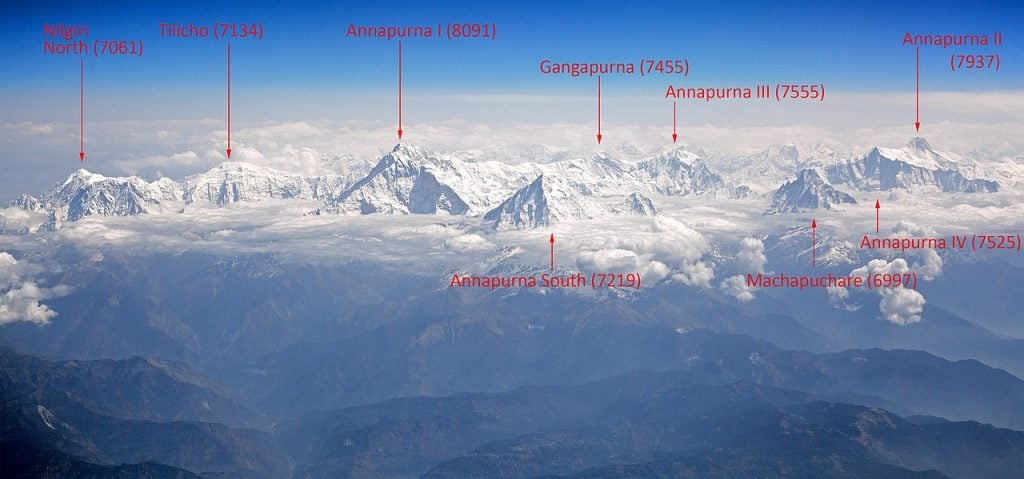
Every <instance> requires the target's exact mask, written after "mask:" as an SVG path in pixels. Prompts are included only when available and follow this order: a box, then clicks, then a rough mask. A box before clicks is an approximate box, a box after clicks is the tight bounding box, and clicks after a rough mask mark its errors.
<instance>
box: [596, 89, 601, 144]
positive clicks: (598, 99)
mask: <svg viewBox="0 0 1024 479" xmlns="http://www.w3.org/2000/svg"><path fill="white" fill-rule="evenodd" d="M597 144H598V145H600V144H601V75H598V76H597Z"/></svg>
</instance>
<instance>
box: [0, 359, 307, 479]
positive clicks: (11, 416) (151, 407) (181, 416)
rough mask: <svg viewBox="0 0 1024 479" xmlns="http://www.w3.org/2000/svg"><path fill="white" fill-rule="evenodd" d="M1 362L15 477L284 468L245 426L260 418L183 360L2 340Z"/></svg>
mask: <svg viewBox="0 0 1024 479" xmlns="http://www.w3.org/2000/svg"><path fill="white" fill-rule="evenodd" d="M0 364H2V365H3V368H2V373H0V397H2V398H3V404H2V415H3V419H4V420H3V423H4V433H3V438H2V441H3V443H4V450H5V451H4V454H5V455H8V454H9V455H10V456H9V457H7V459H8V460H9V462H8V461H5V466H4V467H5V471H6V468H7V467H8V466H9V467H11V468H12V469H13V470H14V471H16V472H17V474H14V475H12V476H11V477H22V474H23V475H24V477H34V475H35V474H39V475H42V476H46V475H47V474H55V476H54V477H110V475H114V476H113V477H117V476H116V475H118V474H120V475H122V476H124V477H192V474H191V473H201V474H204V475H205V474H213V475H219V476H222V477H268V478H270V477H280V476H281V475H282V474H285V473H286V471H287V459H286V458H285V457H284V455H283V454H282V453H281V452H280V451H279V450H278V448H277V446H276V444H275V443H274V441H273V439H272V437H271V436H270V434H269V433H267V432H261V431H256V430H253V429H246V428H244V425H246V424H257V425H259V424H263V425H265V424H266V422H265V420H264V419H263V418H261V417H260V416H259V415H257V414H255V413H253V412H252V411H250V410H248V409H246V408H244V407H241V406H238V405H237V404H235V403H233V402H232V401H231V400H229V399H227V398H225V397H224V396H221V394H220V393H219V392H218V390H219V389H220V387H219V386H216V385H215V384H213V383H212V382H211V381H210V380H208V379H206V378H204V377H202V376H201V375H199V374H198V373H196V372H195V371H193V370H192V369H190V368H188V367H187V366H184V365H180V364H174V363H167V362H164V361H159V360H155V359H141V358H132V359H127V360H122V361H109V360H101V361H64V362H57V363H51V362H47V361H44V360H41V359H39V358H35V357H31V356H27V355H23V354H19V353H15V352H13V351H11V350H10V349H6V348H5V349H3V350H0ZM224 424H232V425H235V426H233V427H232V426H227V425H224ZM9 444H10V445H9ZM189 471H191V473H190V472H189ZM5 477H6V476H5Z"/></svg>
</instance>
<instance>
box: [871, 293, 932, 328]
mask: <svg viewBox="0 0 1024 479" xmlns="http://www.w3.org/2000/svg"><path fill="white" fill-rule="evenodd" d="M881 294H882V302H881V303H879V304H878V309H879V310H880V311H881V312H882V317H883V318H885V319H886V320H888V321H889V322H892V323H893V324H899V325H901V326H905V325H908V324H914V323H919V322H921V312H922V311H924V303H925V301H924V296H922V295H921V293H919V292H917V291H914V290H912V289H906V288H888V289H887V290H885V291H884V292H882V293H881Z"/></svg>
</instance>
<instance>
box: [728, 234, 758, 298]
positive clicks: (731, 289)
mask: <svg viewBox="0 0 1024 479" xmlns="http://www.w3.org/2000/svg"><path fill="white" fill-rule="evenodd" d="M767 261H768V258H767V257H766V256H765V254H764V243H763V242H762V241H761V240H759V239H757V238H750V237H747V238H743V239H742V240H740V249H739V252H737V253H736V269H737V270H738V271H739V272H740V273H741V274H738V275H735V276H730V277H728V278H726V279H725V280H724V281H722V283H721V284H720V285H719V287H720V288H721V289H722V290H723V291H725V293H726V294H728V295H730V296H733V297H735V298H736V299H738V300H740V301H743V302H748V301H750V300H752V299H754V297H755V296H754V290H753V288H750V287H748V286H747V281H746V277H745V276H744V275H745V274H748V273H749V274H754V273H763V272H764V265H765V263H766V262H767Z"/></svg>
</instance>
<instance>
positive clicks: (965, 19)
mask: <svg viewBox="0 0 1024 479" xmlns="http://www.w3.org/2000/svg"><path fill="white" fill-rule="evenodd" d="M0 10H2V12H3V14H2V15H0V57H2V62H0V77H2V83H3V89H2V93H0V102H2V103H3V104H4V105H6V106H7V108H3V109H2V110H3V111H2V112H0V121H4V122H19V121H35V122H47V121H67V114H68V107H67V103H68V102H71V101H73V100H77V93H78V92H77V89H78V78H77V77H78V75H77V74H78V59H77V58H73V57H52V56H46V55H44V54H43V53H42V50H43V49H42V43H43V40H44V36H43V33H42V30H43V29H42V26H43V23H45V22H65V23H76V24H81V23H87V24H89V26H90V29H91V35H90V38H93V39H97V38H113V39H121V38H125V39H141V40H143V41H144V42H145V46H146V51H145V56H144V57H143V58H100V59H97V58H94V57H91V56H90V57H88V58H87V59H86V69H87V83H86V84H87V89H88V94H89V98H90V103H91V106H93V107H95V109H94V110H92V111H91V113H92V115H91V116H92V118H93V119H99V120H117V119H143V120H145V119H168V118H175V119H193V118H216V117H219V116H221V113H220V110H221V106H222V98H223V89H224V56H225V55H224V53H225V46H224V42H223V41H216V40H213V39H209V40H182V39H167V38H160V37H159V30H158V26H157V25H158V24H159V23H161V22H178V23H188V22H194V23H203V24H212V23H214V22H218V21H239V22H262V23H263V24H264V27H265V30H266V36H265V38H264V40H262V41H244V40H243V41H235V42H233V44H232V49H233V58H234V61H233V65H232V67H233V72H234V73H233V75H234V82H235V83H234V84H235V88H236V89H237V90H239V91H242V92H243V93H242V95H243V100H240V101H253V98H259V97H260V96H261V95H266V97H267V98H273V99H274V101H280V99H281V98H282V95H283V98H287V95H288V94H290V93H294V94H295V95H308V96H313V97H315V96H316V95H317V92H324V93H325V94H330V95H332V96H331V98H332V99H334V100H336V101H340V102H342V103H343V100H344V98H345V95H353V96H365V95H376V94H379V95H381V97H382V98H384V97H386V95H388V94H391V93H392V92H393V91H394V82H395V78H394V77H395V70H396V59H395V50H396V47H395V43H394V42H393V41H390V42H389V41H385V40H377V39H350V38H345V37H344V31H345V28H346V27H347V25H348V24H349V23H350V22H351V23H356V24H364V25H367V24H371V25H418V24H435V23H437V22H447V21H486V22H492V21H493V22H495V23H496V24H497V25H498V38H497V40H495V41H464V42H449V41H444V40H422V39H421V40H406V41H405V42H404V49H405V69H406V84H407V90H408V91H409V94H410V95H416V94H470V95H472V94H489V93H494V94H501V95H515V94H553V95H561V94H565V95H581V94H589V93H590V90H591V85H590V80H587V79H582V78H581V79H570V78H550V77H544V76H542V75H540V74H538V71H537V64H538V62H539V60H541V59H543V58H551V59H554V60H564V61H634V62H635V61H637V60H639V59H640V58H641V57H645V58H657V57H668V58H675V57H685V58H687V59H689V60H690V62H691V75H690V77H689V78H688V79H686V80H685V82H688V83H692V84H694V85H708V86H712V85H715V86H729V85H747V84H751V83H753V82H801V83H825V84H826V86H827V88H829V89H832V90H833V91H854V92H876V91H877V92H903V91H907V89H911V90H912V89H913V80H914V79H913V61H914V53H913V49H912V48H908V47H902V46H901V45H900V40H901V38H902V36H903V33H904V32H906V31H911V32H914V33H953V34H957V33H974V32H988V33H990V32H992V31H1002V32H1004V34H1005V36H1006V42H1007V44H1006V45H1004V46H1002V47H1000V48H998V49H991V48H989V49H988V50H989V51H992V52H998V53H1000V54H1001V56H1002V57H1003V65H1002V71H1000V72H998V73H992V72H961V73H950V72H949V69H948V55H949V54H950V53H951V52H952V51H953V49H948V50H943V49H941V48H929V49H926V50H925V51H923V52H922V87H923V88H927V89H929V90H943V91H984V90H1006V89H1020V88H1021V87H1022V78H1024V74H1022V73H1024V66H1022V60H1024V56H1022V54H1021V53H1022V51H1024V41H1022V38H1021V33H1022V25H1024V2H1021V1H1013V2H829V1H822V2H721V3H719V2H295V3H292V2H162V1H146V2H103V1H99V2H96V1H92V2H46V1H44V2H39V1H35V2H18V1H14V2H12V1H10V0H7V1H5V2H3V4H2V5H0ZM985 53H987V52H985ZM612 81H614V82H615V84H614V87H615V88H616V90H615V91H616V92H618V93H626V92H628V93H629V94H634V95H645V96H646V95H650V96H659V95H660V94H661V93H662V92H663V91H664V89H665V86H666V84H667V83H668V81H667V80H666V79H661V78H658V79H655V78H647V79H640V78H616V79H612ZM246 93H248V96H247V97H246V96H245V94H246ZM75 106H76V107H77V105H75ZM388 107H390V105H388ZM74 110H76V111H75V112H74V113H77V108H75V109H74ZM319 113H322V112H319ZM339 115H341V116H342V117H345V118H358V116H359V114H358V112H344V113H343V114H342V113H341V112H339Z"/></svg>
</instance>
